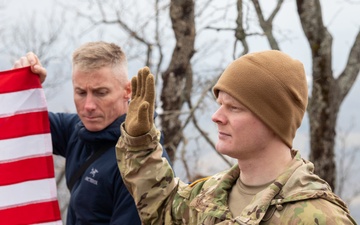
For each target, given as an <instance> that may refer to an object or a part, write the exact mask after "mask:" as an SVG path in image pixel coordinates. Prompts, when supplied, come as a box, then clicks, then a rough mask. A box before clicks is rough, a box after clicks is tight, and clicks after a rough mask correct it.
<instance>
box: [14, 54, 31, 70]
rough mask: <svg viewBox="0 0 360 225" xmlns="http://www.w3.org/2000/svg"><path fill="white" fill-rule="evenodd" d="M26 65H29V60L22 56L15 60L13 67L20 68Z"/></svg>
mask: <svg viewBox="0 0 360 225" xmlns="http://www.w3.org/2000/svg"><path fill="white" fill-rule="evenodd" d="M26 66H30V62H29V60H28V59H27V57H25V56H23V57H21V58H20V59H19V60H16V62H15V63H14V66H13V68H14V69H17V68H22V67H26Z"/></svg>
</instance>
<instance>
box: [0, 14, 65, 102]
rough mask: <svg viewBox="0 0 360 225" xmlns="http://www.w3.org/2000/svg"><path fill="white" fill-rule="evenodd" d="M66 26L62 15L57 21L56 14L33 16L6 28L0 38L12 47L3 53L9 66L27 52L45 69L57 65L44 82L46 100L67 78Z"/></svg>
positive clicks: (54, 93)
mask: <svg viewBox="0 0 360 225" xmlns="http://www.w3.org/2000/svg"><path fill="white" fill-rule="evenodd" d="M43 21H47V23H43ZM65 24H66V20H65V17H64V15H61V17H60V18H58V17H56V16H55V12H51V16H47V15H39V14H33V15H31V16H28V17H24V18H19V19H18V21H17V22H16V23H15V24H12V25H10V27H7V28H6V32H5V35H4V36H3V37H2V39H3V43H4V44H5V45H6V46H11V48H6V50H5V52H6V54H7V56H8V57H9V61H10V63H13V62H14V61H15V60H16V59H18V58H19V57H20V56H23V55H25V54H26V53H27V52H34V53H35V54H36V55H37V56H38V57H39V59H40V60H41V63H42V65H43V66H44V67H46V68H48V67H50V64H53V66H52V67H55V66H57V68H56V69H54V71H51V75H49V76H48V77H47V80H46V82H45V83H44V89H45V91H46V96H47V99H48V100H49V99H51V98H52V97H54V96H55V95H56V94H57V91H58V90H59V88H60V87H61V84H63V83H64V82H65V81H67V80H68V79H69V76H66V73H67V72H69V70H68V69H66V67H65V66H64V65H68V66H69V65H70V64H69V60H68V59H69V57H68V56H69V51H68V50H67V49H68V46H69V43H66V42H64V40H63V39H62V35H64V27H65ZM60 49H61V50H60ZM54 52H56V53H54Z"/></svg>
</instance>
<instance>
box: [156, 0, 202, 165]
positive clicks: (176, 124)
mask: <svg viewBox="0 0 360 225" xmlns="http://www.w3.org/2000/svg"><path fill="white" fill-rule="evenodd" d="M170 18H171V21H172V24H173V30H174V34H175V39H176V44H175V48H174V51H173V54H172V58H171V61H170V64H169V67H168V69H167V70H166V71H165V72H164V73H163V74H162V79H163V88H162V91H161V102H162V109H163V110H164V113H163V114H162V115H161V127H162V129H163V131H164V133H165V143H164V146H165V148H166V149H167V151H168V154H169V157H170V159H171V161H174V158H175V152H176V149H177V147H178V145H179V143H180V141H181V139H182V132H181V129H180V128H181V127H182V122H181V120H180V118H179V116H180V113H179V112H180V111H181V108H182V106H183V104H184V102H185V101H187V100H188V99H190V94H191V89H192V81H193V80H192V79H193V72H192V67H191V63H190V60H191V57H192V56H193V54H194V52H195V50H194V45H195V17H194V1H193V0H172V1H171V3H170Z"/></svg>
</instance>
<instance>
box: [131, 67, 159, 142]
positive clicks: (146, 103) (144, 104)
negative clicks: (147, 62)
mask: <svg viewBox="0 0 360 225" xmlns="http://www.w3.org/2000/svg"><path fill="white" fill-rule="evenodd" d="M131 87H132V94H131V101H130V105H129V109H128V113H127V115H126V119H125V130H126V132H127V133H128V134H129V135H130V136H133V137H137V136H141V135H144V134H146V133H147V132H149V131H150V129H151V128H152V126H153V124H154V105H155V83H154V76H153V75H152V74H151V73H150V69H149V68H148V67H144V68H142V69H140V70H139V71H138V74H137V76H136V77H133V78H132V80H131Z"/></svg>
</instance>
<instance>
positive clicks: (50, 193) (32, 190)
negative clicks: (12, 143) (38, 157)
mask: <svg viewBox="0 0 360 225" xmlns="http://www.w3.org/2000/svg"><path fill="white" fill-rule="evenodd" d="M29 170H31V168H29ZM56 198H57V192H56V181H55V178H49V179H43V180H35V181H27V182H22V183H18V184H13V185H6V186H0V199H1V201H0V209H1V208H8V207H13V206H16V205H22V204H26V203H31V202H41V201H47V200H55V199H56Z"/></svg>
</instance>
